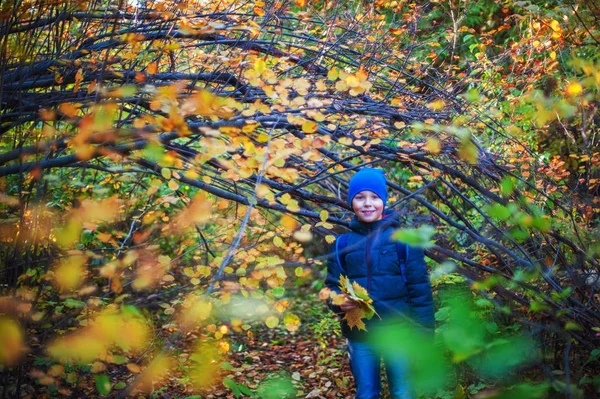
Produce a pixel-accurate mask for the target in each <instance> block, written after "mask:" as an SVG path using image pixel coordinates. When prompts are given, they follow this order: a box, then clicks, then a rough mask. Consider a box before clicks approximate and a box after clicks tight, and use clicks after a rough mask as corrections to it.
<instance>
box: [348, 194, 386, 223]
mask: <svg viewBox="0 0 600 399" xmlns="http://www.w3.org/2000/svg"><path fill="white" fill-rule="evenodd" d="M352 209H353V210H354V213H355V214H356V217H357V218H358V220H360V221H361V222H365V223H371V222H376V221H377V220H381V218H382V217H383V200H382V199H381V198H379V196H378V195H377V194H375V193H374V192H372V191H368V190H365V191H361V192H360V193H358V194H356V195H355V196H354V198H353V199H352Z"/></svg>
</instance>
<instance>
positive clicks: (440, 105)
mask: <svg viewBox="0 0 600 399" xmlns="http://www.w3.org/2000/svg"><path fill="white" fill-rule="evenodd" d="M445 106H446V104H445V103H444V101H443V100H441V99H437V100H435V101H432V102H430V103H429V104H427V108H429V109H431V110H433V111H440V110H442V109H444V107H445Z"/></svg>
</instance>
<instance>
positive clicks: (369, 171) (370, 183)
mask: <svg viewBox="0 0 600 399" xmlns="http://www.w3.org/2000/svg"><path fill="white" fill-rule="evenodd" d="M365 190H369V191H372V192H374V193H375V194H377V196H379V198H381V199H382V200H383V206H384V207H385V204H386V202H387V187H386V185H385V175H384V174H383V170H381V169H374V168H363V169H361V170H359V171H358V172H356V173H355V174H354V176H352V178H351V179H350V187H349V188H348V204H350V206H352V200H353V199H354V197H355V196H356V194H358V193H360V192H361V191H365Z"/></svg>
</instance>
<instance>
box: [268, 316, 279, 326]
mask: <svg viewBox="0 0 600 399" xmlns="http://www.w3.org/2000/svg"><path fill="white" fill-rule="evenodd" d="M265 324H266V325H267V327H269V328H275V327H277V325H278V324H279V318H278V317H276V316H269V317H267V320H265Z"/></svg>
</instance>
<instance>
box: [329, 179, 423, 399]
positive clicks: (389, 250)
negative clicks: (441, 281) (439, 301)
mask: <svg viewBox="0 0 600 399" xmlns="http://www.w3.org/2000/svg"><path fill="white" fill-rule="evenodd" d="M386 201H387V188H386V180H385V176H384V174H383V171H382V170H380V169H372V168H364V169H361V170H360V171H359V172H357V173H356V174H355V175H354V176H353V177H352V178H351V179H350V186H349V189H348V203H349V204H350V205H351V206H352V210H353V211H354V213H355V217H354V218H353V219H352V221H351V223H350V229H351V231H350V232H349V233H347V234H345V236H346V237H345V239H344V240H343V241H344V242H345V244H344V245H343V248H340V241H341V240H340V237H341V236H340V237H338V238H337V240H336V242H335V243H334V245H333V247H332V248H331V250H330V254H329V255H330V256H329V258H328V259H329V261H328V265H327V278H326V280H325V285H326V286H327V287H328V288H329V289H330V290H332V291H335V292H336V293H337V294H339V295H345V294H342V293H341V291H340V289H339V284H340V283H339V278H340V275H344V276H346V277H348V279H349V280H350V281H352V282H354V281H356V282H357V283H358V284H360V285H361V286H362V287H364V288H366V289H367V291H368V293H369V296H370V297H371V299H373V305H374V306H375V310H376V312H377V314H378V315H379V316H380V317H381V319H379V318H378V317H377V316H375V317H373V318H372V319H371V320H368V321H366V322H365V324H366V328H367V330H368V331H359V330H357V329H350V328H349V327H348V325H347V324H346V322H345V321H342V333H343V335H344V337H346V339H347V344H348V355H349V357H350V368H351V370H352V375H353V376H354V383H355V385H356V396H355V398H356V399H376V398H379V395H380V392H381V379H380V363H381V359H382V358H383V362H384V365H385V370H386V374H387V379H388V382H389V386H390V393H391V396H392V398H393V399H410V398H414V395H413V394H412V392H411V389H410V386H409V384H408V382H407V381H406V378H407V375H408V365H407V361H406V359H402V358H399V356H397V355H394V354H393V353H389V352H390V351H387V352H388V353H382V351H381V350H380V349H378V347H377V346H375V345H373V344H372V343H371V342H369V341H368V339H369V334H370V333H371V332H372V331H373V330H378V329H381V328H383V327H384V326H386V328H387V327H389V326H393V325H394V324H395V323H401V320H402V319H403V318H404V319H406V316H408V317H410V318H412V319H413V320H414V321H416V322H417V323H419V324H420V325H421V326H422V327H424V328H425V329H428V330H433V327H434V310H433V298H432V294H431V286H430V283H429V276H428V275H427V269H426V267H425V259H424V254H423V250H422V249H420V248H413V247H410V248H409V247H407V246H406V245H404V244H398V243H397V242H395V241H393V240H392V239H391V235H392V232H393V231H394V230H396V229H398V228H399V227H400V222H399V218H398V214H397V213H396V212H393V211H388V210H386V209H385V205H386ZM402 263H404V264H402ZM356 306H357V304H356V302H354V301H353V300H351V299H350V298H349V297H348V296H347V295H345V302H343V303H342V304H341V305H339V306H335V305H333V304H331V302H329V307H330V308H331V309H332V310H333V311H334V312H336V313H338V314H343V313H344V312H347V311H349V310H352V309H354V308H355V307H356Z"/></svg>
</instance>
